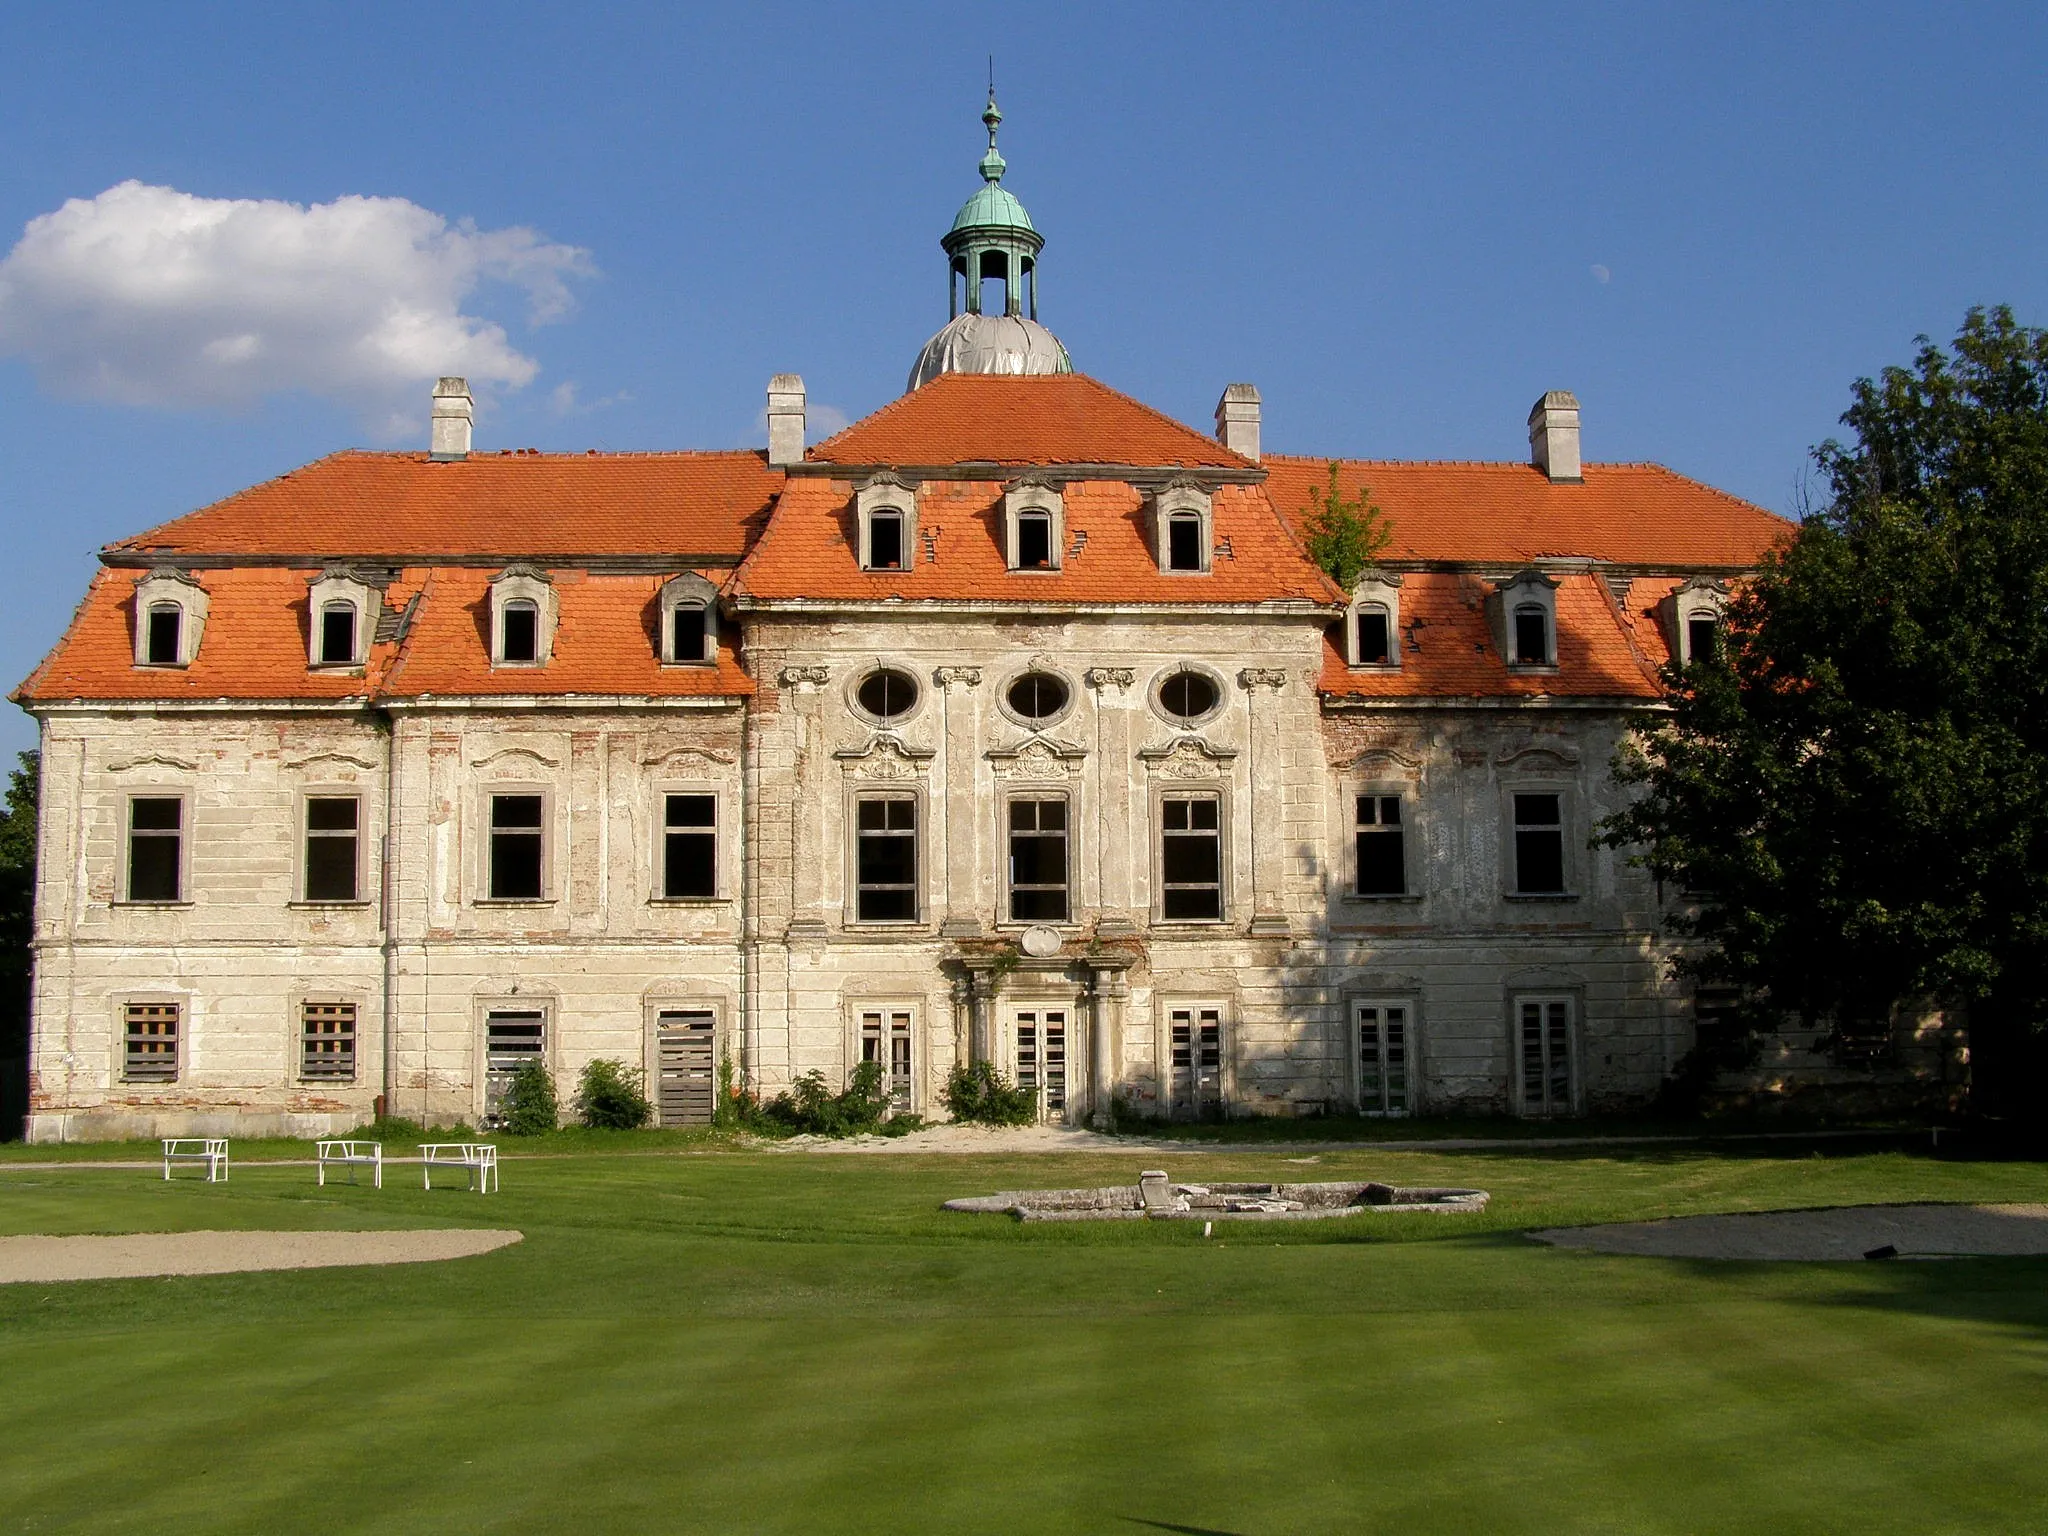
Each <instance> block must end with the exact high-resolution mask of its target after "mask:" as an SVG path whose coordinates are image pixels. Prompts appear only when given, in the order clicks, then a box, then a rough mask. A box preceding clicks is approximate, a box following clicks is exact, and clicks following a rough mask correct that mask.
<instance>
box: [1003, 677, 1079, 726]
mask: <svg viewBox="0 0 2048 1536" xmlns="http://www.w3.org/2000/svg"><path fill="white" fill-rule="evenodd" d="M1003 698H1004V700H1005V702H1007V703H1008V704H1009V706H1010V708H1011V709H1012V710H1014V711H1016V713H1017V714H1018V716H1019V717H1020V718H1022V719H1025V720H1050V719H1051V718H1052V717H1053V716H1054V715H1057V714H1058V713H1059V712H1060V711H1061V710H1063V709H1065V708H1066V707H1067V685H1066V684H1065V683H1064V682H1062V681H1060V679H1058V678H1057V677H1054V676H1053V675H1052V674H1051V673H1050V672H1027V673H1025V674H1024V675H1023V676H1022V677H1020V678H1018V679H1017V681H1015V682H1014V683H1012V684H1010V690H1009V692H1008V693H1006V694H1004V695H1003Z"/></svg>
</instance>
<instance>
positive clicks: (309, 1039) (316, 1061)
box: [299, 1003, 356, 1082]
mask: <svg viewBox="0 0 2048 1536" xmlns="http://www.w3.org/2000/svg"><path fill="white" fill-rule="evenodd" d="M355 1075H356V1005H355V1004H354V1003H307V1004H306V1005H305V1006H304V1008H302V1009H301V1010H300V1015H299V1076H300V1077H304V1078H315V1079H319V1080H321V1081H324V1082H353V1081H355Z"/></svg>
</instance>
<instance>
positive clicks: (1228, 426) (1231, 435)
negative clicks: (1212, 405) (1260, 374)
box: [1216, 384, 1259, 464]
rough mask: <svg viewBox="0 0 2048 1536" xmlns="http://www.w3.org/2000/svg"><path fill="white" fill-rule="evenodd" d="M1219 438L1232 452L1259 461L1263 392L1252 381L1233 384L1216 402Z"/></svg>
mask: <svg viewBox="0 0 2048 1536" xmlns="http://www.w3.org/2000/svg"><path fill="white" fill-rule="evenodd" d="M1216 441H1217V442H1219V443H1221V444H1222V445H1223V446H1224V447H1226V448H1228V449H1229V450H1230V451H1231V452H1232V453H1241V454H1243V455H1244V456H1245V457H1246V458H1248V459H1250V460H1251V461H1252V462H1253V463H1254V464H1256V463H1258V462H1259V392H1258V390H1256V389H1254V388H1253V387H1252V386H1251V385H1249V384H1231V385H1228V386H1227V387H1226V388H1225V389H1224V391H1223V398H1222V399H1221V400H1218V401H1217V402H1216Z"/></svg>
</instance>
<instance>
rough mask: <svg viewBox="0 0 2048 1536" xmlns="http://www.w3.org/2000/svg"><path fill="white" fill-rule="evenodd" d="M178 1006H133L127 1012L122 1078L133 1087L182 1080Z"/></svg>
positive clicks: (124, 1024)
mask: <svg viewBox="0 0 2048 1536" xmlns="http://www.w3.org/2000/svg"><path fill="white" fill-rule="evenodd" d="M178 1012H179V1009H178V1005H177V1004H176V1003H130V1004H129V1005H128V1006H127V1007H126V1008H125V1009H124V1010H123V1020H122V1022H123V1030H124V1034H123V1040H122V1050H121V1076H122V1077H124V1078H126V1079H127V1080H128V1081H129V1082H131V1083H170V1082H175V1081H177V1077H178V1023H179V1018H178Z"/></svg>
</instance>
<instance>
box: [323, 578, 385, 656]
mask: <svg viewBox="0 0 2048 1536" xmlns="http://www.w3.org/2000/svg"><path fill="white" fill-rule="evenodd" d="M383 601H384V600H383V594H382V593H381V592H380V591H379V590H378V588H377V587H375V586H373V585H371V584H370V583H369V582H366V581H364V580H363V579H362V578H361V577H360V576H357V575H356V574H355V573H354V572H352V571H349V570H347V569H344V568H343V567H340V566H329V567H327V569H325V570H323V571H322V572H321V573H320V574H319V575H318V576H315V577H314V578H313V579H312V580H311V581H310V582H308V583H307V592H306V616H307V626H306V629H307V633H306V663H307V665H308V666H314V667H360V666H361V665H362V664H363V663H364V662H365V661H366V660H368V658H369V652H370V639H371V635H372V632H373V631H374V630H375V628H376V624H377V615H378V613H379V612H380V611H381V610H382V608H383Z"/></svg>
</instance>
